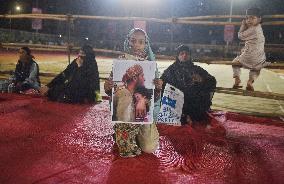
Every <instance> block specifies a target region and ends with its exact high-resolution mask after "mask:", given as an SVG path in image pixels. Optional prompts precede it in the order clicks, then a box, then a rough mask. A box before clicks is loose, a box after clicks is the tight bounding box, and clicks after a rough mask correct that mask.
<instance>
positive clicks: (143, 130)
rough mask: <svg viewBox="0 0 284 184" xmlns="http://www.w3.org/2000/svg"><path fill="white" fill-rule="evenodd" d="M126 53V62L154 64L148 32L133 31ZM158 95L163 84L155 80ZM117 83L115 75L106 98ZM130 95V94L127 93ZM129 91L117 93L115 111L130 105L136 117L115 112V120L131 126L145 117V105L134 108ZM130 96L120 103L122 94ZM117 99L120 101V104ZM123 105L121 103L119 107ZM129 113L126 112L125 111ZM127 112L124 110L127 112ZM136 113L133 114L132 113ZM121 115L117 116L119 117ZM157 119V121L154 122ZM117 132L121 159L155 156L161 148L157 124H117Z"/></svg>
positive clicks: (106, 82)
mask: <svg viewBox="0 0 284 184" xmlns="http://www.w3.org/2000/svg"><path fill="white" fill-rule="evenodd" d="M124 52H125V53H126V54H125V56H124V59H126V60H139V61H144V60H148V61H147V62H151V61H154V60H155V57H154V54H153V52H152V49H151V46H150V40H149V37H148V36H147V34H146V32H145V31H144V30H142V29H139V28H134V29H132V30H131V31H130V32H129V34H128V35H127V38H126V39H125V41H124ZM154 83H155V91H156V93H157V94H159V92H160V91H161V88H162V85H161V80H159V79H158V80H155V81H154ZM113 87H114V83H113V80H112V74H111V75H110V77H109V80H106V81H105V84H104V88H105V92H106V94H108V95H109V96H111V95H112V94H111V92H112V88H113ZM128 91H129V90H128ZM128 91H127V90H126V89H123V90H120V91H117V93H116V94H115V96H116V97H114V102H113V103H114V107H115V106H116V105H117V104H118V105H119V106H120V107H117V108H116V109H118V110H119V109H123V107H127V104H130V106H131V108H132V109H134V108H135V114H134V113H129V114H128V115H127V114H125V116H124V115H120V114H122V113H120V112H114V120H115V119H116V120H119V121H124V122H127V121H128V122H132V120H133V121H135V115H136V117H137V115H138V116H140V117H145V115H146V114H145V112H146V104H144V103H143V101H140V103H136V105H135V107H134V104H133V98H134V95H133V92H134V91H135V90H132V93H131V94H130V93H129V92H128ZM122 93H124V94H127V95H126V96H124V98H126V97H127V101H126V100H123V99H121V98H120V99H119V98H117V97H119V96H122V95H121V94H122ZM117 99H118V100H119V101H117ZM120 102H121V103H120ZM125 109H126V108H125ZM124 111H125V110H124ZM132 112H133V111H132ZM117 115H118V116H117ZM154 119H155V118H154ZM114 130H115V141H116V144H117V146H118V149H119V153H120V156H122V157H134V156H136V155H140V154H141V151H143V152H146V153H153V152H154V151H155V150H156V149H157V148H158V145H159V133H158V130H157V127H156V124H155V123H152V124H146V125H137V124H129V123H117V124H115V126H114Z"/></svg>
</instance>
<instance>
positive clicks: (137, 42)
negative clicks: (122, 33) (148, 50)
mask: <svg viewBox="0 0 284 184" xmlns="http://www.w3.org/2000/svg"><path fill="white" fill-rule="evenodd" d="M129 44H130V46H131V52H133V53H139V52H143V51H144V49H145V47H146V37H145V34H144V33H143V32H141V31H137V32H134V33H133V34H132V35H131V36H130V38H129Z"/></svg>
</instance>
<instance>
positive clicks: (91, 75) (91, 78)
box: [88, 62, 100, 101]
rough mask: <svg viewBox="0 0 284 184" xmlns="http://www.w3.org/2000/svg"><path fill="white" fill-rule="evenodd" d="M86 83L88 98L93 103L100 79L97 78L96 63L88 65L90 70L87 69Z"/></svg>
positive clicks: (98, 89)
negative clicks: (88, 87)
mask: <svg viewBox="0 0 284 184" xmlns="http://www.w3.org/2000/svg"><path fill="white" fill-rule="evenodd" d="M88 83H89V85H90V91H89V92H88V98H89V100H91V101H95V100H96V91H100V78H99V71H98V65H97V63H96V62H94V64H92V65H90V68H89V69H88Z"/></svg>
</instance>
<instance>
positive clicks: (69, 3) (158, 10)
mask: <svg viewBox="0 0 284 184" xmlns="http://www.w3.org/2000/svg"><path fill="white" fill-rule="evenodd" d="M283 1H284V0H234V2H235V3H234V8H233V14H244V13H245V9H246V8H248V7H251V6H258V7H259V8H261V9H262V11H263V14H270V15H271V14H284V3H283ZM37 3H38V6H39V7H40V8H42V10H43V13H53V14H66V13H71V14H81V15H104V16H144V17H156V18H168V17H171V16H172V15H173V16H174V17H185V16H199V15H227V14H229V9H230V0H142V1H139V0H0V14H7V13H8V12H9V10H12V13H17V12H16V11H15V9H14V7H15V5H16V4H19V5H21V7H22V11H21V12H22V13H31V8H32V7H35V6H36V4H37ZM115 24H117V29H119V30H121V29H125V30H128V28H129V23H128V24H127V23H125V22H119V23H117V22H116V23H115ZM107 26H108V22H107V21H91V20H80V21H75V29H74V31H73V34H79V35H80V36H82V37H84V36H88V35H94V34H93V33H94V32H96V33H97V34H96V35H98V34H99V33H102V32H103V31H105V30H103V29H102V27H104V28H106V27H107ZM155 26H160V27H162V28H161V29H167V26H168V25H155ZM155 26H154V25H153V27H155ZM125 27H126V28H125ZM0 28H9V20H4V19H0ZM12 29H20V30H28V31H31V21H30V20H27V19H25V20H13V23H12ZM200 29H201V28H200ZM206 29H211V28H208V27H207V28H206ZM152 31H153V30H152ZM207 31H208V30H207ZM40 32H44V33H52V34H61V33H63V34H64V32H66V24H65V23H64V22H57V21H44V24H43V30H41V31H40ZM122 32H123V31H122ZM161 39H163V38H161Z"/></svg>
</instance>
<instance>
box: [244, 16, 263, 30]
mask: <svg viewBox="0 0 284 184" xmlns="http://www.w3.org/2000/svg"><path fill="white" fill-rule="evenodd" d="M260 22H261V18H259V17H257V16H253V15H249V16H246V24H247V26H248V27H251V26H257V25H258V24H259V23H260Z"/></svg>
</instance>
